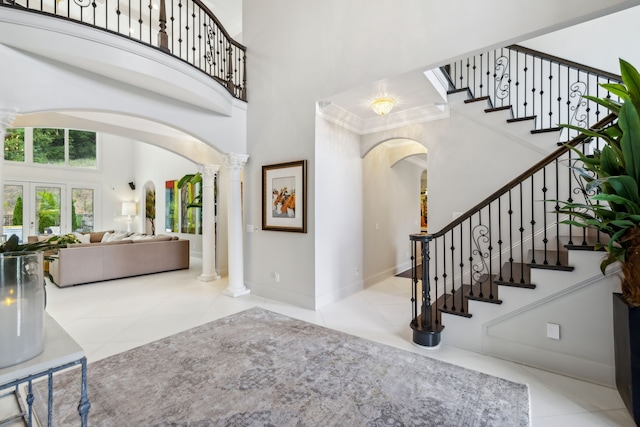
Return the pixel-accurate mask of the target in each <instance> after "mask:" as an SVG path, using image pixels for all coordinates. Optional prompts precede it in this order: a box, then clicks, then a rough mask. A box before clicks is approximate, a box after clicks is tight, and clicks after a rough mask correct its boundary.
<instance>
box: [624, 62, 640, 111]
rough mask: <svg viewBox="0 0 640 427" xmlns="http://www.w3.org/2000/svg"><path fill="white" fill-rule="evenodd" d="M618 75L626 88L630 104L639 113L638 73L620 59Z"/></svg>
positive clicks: (639, 78) (639, 84) (639, 91)
mask: <svg viewBox="0 0 640 427" xmlns="http://www.w3.org/2000/svg"><path fill="white" fill-rule="evenodd" d="M620 74H621V75H622V81H623V82H624V84H625V86H626V87H627V91H628V93H629V97H630V98H631V102H632V103H633V105H634V106H635V109H636V110H637V111H640V73H638V70H636V69H635V67H634V66H633V65H631V64H629V63H628V62H627V61H625V60H624V59H622V58H621V59H620Z"/></svg>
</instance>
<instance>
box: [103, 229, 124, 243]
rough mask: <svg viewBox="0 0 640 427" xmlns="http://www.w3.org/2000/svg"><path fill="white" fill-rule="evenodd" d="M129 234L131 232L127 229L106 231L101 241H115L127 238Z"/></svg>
mask: <svg viewBox="0 0 640 427" xmlns="http://www.w3.org/2000/svg"><path fill="white" fill-rule="evenodd" d="M128 235H129V233H127V232H126V231H114V232H113V233H111V232H106V233H104V236H102V240H100V242H101V243H106V242H115V241H118V240H123V239H125V238H126V237H127V236H128Z"/></svg>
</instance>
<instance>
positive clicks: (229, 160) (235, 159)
mask: <svg viewBox="0 0 640 427" xmlns="http://www.w3.org/2000/svg"><path fill="white" fill-rule="evenodd" d="M247 160H249V155H248V154H237V153H229V154H227V155H226V156H224V164H225V165H226V166H227V168H228V169H231V170H237V171H241V170H242V168H243V167H244V164H245V163H247Z"/></svg>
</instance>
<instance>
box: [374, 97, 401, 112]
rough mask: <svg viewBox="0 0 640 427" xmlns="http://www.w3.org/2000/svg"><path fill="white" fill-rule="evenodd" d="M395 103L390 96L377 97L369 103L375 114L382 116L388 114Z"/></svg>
mask: <svg viewBox="0 0 640 427" xmlns="http://www.w3.org/2000/svg"><path fill="white" fill-rule="evenodd" d="M395 103H396V101H394V100H393V99H391V98H378V99H376V100H374V101H373V102H372V103H371V108H372V109H373V111H375V113H376V114H377V115H379V116H384V115H386V114H389V111H391V109H392V108H393V105H394V104H395Z"/></svg>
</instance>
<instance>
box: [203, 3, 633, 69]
mask: <svg viewBox="0 0 640 427" xmlns="http://www.w3.org/2000/svg"><path fill="white" fill-rule="evenodd" d="M194 1H195V0H194ZM507 49H511V50H515V51H517V52H521V53H525V54H528V55H532V56H537V57H538V58H542V59H546V60H548V61H552V62H555V63H558V64H561V65H564V66H566V67H568V68H573V69H574V70H578V71H584V72H586V73H590V74H595V75H598V76H602V77H606V78H608V79H611V80H618V81H620V82H621V81H622V77H621V76H619V75H618V74H614V73H610V72H608V71H604V70H600V69H598V68H593V67H589V66H587V65H583V64H580V63H578V62H573V61H568V60H566V59H563V58H559V57H557V56H553V55H549V54H548V53H544V52H540V51H537V50H534V49H529V48H528V47H524V46H519V45H517V44H512V45H511V46H507Z"/></svg>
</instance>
